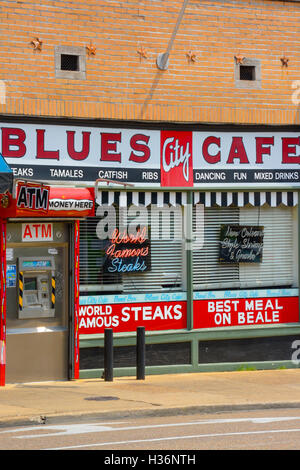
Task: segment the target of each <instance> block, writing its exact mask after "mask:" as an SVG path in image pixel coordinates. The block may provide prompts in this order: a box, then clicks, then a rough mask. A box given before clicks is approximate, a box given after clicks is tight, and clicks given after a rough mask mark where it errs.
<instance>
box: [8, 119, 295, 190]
mask: <svg viewBox="0 0 300 470" xmlns="http://www.w3.org/2000/svg"><path fill="white" fill-rule="evenodd" d="M0 152H1V153H2V154H3V156H4V158H5V160H6V161H7V163H8V164H9V165H10V167H11V168H12V170H13V173H14V176H16V177H21V178H25V177H27V178H32V179H39V180H47V181H51V180H54V179H55V180H62V181H63V180H68V181H72V180H74V181H84V182H90V183H93V182H94V181H95V180H96V179H98V178H104V179H112V180H116V181H120V182H132V183H141V184H143V186H145V187H147V185H148V186H158V187H159V186H164V187H179V188H180V187H191V186H194V187H197V186H199V187H203V185H205V186H204V187H209V185H213V186H214V187H215V185H216V184H220V185H221V184H223V185H224V184H226V183H230V184H232V183H234V184H236V185H237V187H238V186H241V185H243V184H254V185H256V186H257V185H261V184H263V185H264V186H266V184H268V183H273V184H274V182H275V183H281V184H289V186H291V184H292V185H295V186H299V183H300V171H299V165H300V135H299V133H296V132H285V131H280V132H270V131H266V132H256V131H255V132H246V131H245V132H239V131H237V132H235V131H228V132H219V131H218V130H216V129H213V130H212V131H207V130H206V131H177V130H168V131H165V130H155V129H150V130H149V129H109V128H98V127H79V126H65V125H59V126H58V125H40V124H23V123H18V124H11V123H9V124H8V123H2V124H1V125H0Z"/></svg>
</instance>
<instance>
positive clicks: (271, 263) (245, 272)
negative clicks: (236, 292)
mask: <svg viewBox="0 0 300 470" xmlns="http://www.w3.org/2000/svg"><path fill="white" fill-rule="evenodd" d="M296 219H297V212H296V209H295V208H293V207H280V206H279V207H270V206H264V207H250V206H249V207H246V206H245V207H207V208H205V211H204V246H203V248H202V249H201V250H198V251H195V252H194V253H193V261H194V263H193V264H194V272H193V281H194V289H195V290H206V289H207V290H209V289H210V290H213V289H216V290H217V289H241V288H260V287H261V288H264V287H296V286H297V282H298V281H297V270H298V268H297V261H296V260H297V223H296ZM222 226H225V227H228V226H233V227H236V226H240V227H262V231H263V241H262V246H261V249H262V251H261V259H258V258H257V259H256V262H249V260H245V261H244V260H242V259H241V262H237V263H235V262H228V263H226V262H225V263H224V262H220V232H221V227H222Z"/></svg>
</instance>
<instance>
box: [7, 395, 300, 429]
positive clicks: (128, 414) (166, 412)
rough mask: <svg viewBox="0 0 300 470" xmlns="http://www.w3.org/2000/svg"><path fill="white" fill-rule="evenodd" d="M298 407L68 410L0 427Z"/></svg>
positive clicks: (287, 404) (15, 419) (13, 420)
mask: <svg viewBox="0 0 300 470" xmlns="http://www.w3.org/2000/svg"><path fill="white" fill-rule="evenodd" d="M284 408H286V409H288V408H290V409H291V408H292V409H297V408H299V409H300V402H298V401H297V402H274V403H272V402H271V403H238V404H229V405H199V406H197V405H196V406H183V407H174V408H161V409H155V410H149V409H144V410H129V411H128V410H123V411H122V410H121V411H103V412H101V411H100V412H97V411H93V412H87V413H86V412H70V413H53V414H51V413H49V414H47V413H46V414H44V415H40V416H23V417H16V416H15V417H12V418H3V419H1V418H0V428H3V427H13V426H35V425H36V426H39V425H47V424H55V423H58V422H59V421H64V422H66V421H74V420H76V419H80V420H95V419H103V418H105V419H111V420H114V419H124V418H142V417H164V416H174V415H177V416H179V415H188V414H193V413H203V414H213V413H225V412H234V411H253V410H271V409H284Z"/></svg>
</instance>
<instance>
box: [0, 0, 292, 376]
mask: <svg viewBox="0 0 300 470" xmlns="http://www.w3.org/2000/svg"><path fill="white" fill-rule="evenodd" d="M0 24H1V28H0V64H1V68H0V118H1V123H0V158H1V159H2V157H1V153H2V154H3V157H4V159H5V160H6V162H7V164H8V165H9V166H10V167H11V168H12V170H13V174H14V176H15V177H19V178H20V177H23V178H24V179H25V180H26V179H27V178H28V180H29V181H28V180H27V181H25V182H24V181H23V182H21V189H22V191H23V194H26V191H28V197H27V199H26V197H25V198H23V200H21V205H20V207H18V202H19V198H17V197H16V195H18V194H19V193H18V191H19V188H20V186H18V185H19V184H20V181H19V182H16V178H15V186H14V194H11V195H7V194H4V195H1V194H0V204H1V207H0V211H1V212H0V226H1V233H2V237H1V278H0V279H1V284H0V287H1V290H0V301H1V317H0V385H4V383H5V374H7V380H8V381H11V382H16V381H17V382H20V381H27V380H30V381H38V380H48V379H57V378H59V379H65V378H79V377H94V376H95V377H99V376H100V375H99V374H100V373H102V369H103V367H104V365H103V350H104V335H103V333H104V328H105V327H114V332H115V333H116V334H117V335H116V341H115V343H114V344H115V347H116V349H115V366H116V373H117V374H119V375H122V374H134V373H135V370H134V364H135V357H134V356H135V341H136V337H135V333H136V328H137V327H138V326H145V327H146V332H147V354H146V357H147V361H148V362H147V364H146V365H147V366H148V368H147V373H165V372H169V371H170V370H171V371H178V372H191V371H206V370H214V369H217V370H232V369H236V368H237V367H239V366H241V365H243V364H244V363H245V362H246V363H247V364H248V363H251V364H252V365H255V366H256V367H258V368H271V367H278V366H287V367H294V366H295V363H294V362H293V360H292V358H291V354H292V350H293V344H298V343H297V339H298V338H299V334H300V327H299V287H298V286H299V263H298V253H299V252H300V250H299V247H300V241H299V240H300V238H299V205H298V190H299V187H300V186H299V182H300V171H299V163H300V136H299V125H300V47H299V46H300V35H299V32H300V27H299V24H300V2H299V1H292V0H291V1H287V2H286V1H279V0H255V1H248V0H228V1H226V2H223V1H221V0H212V1H208V0H199V1H198V0H197V1H196V0H189V1H188V0H180V1H179V0H159V1H158V0H145V1H135V0H126V1H122V2H121V1H119V2H118V1H115V0H87V1H85V2H81V1H79V0H73V1H69V0H60V1H59V0H56V1H55V0H41V1H39V2H35V1H34V0H23V1H14V0H3V1H1V4H0ZM107 175H108V176H107ZM0 178H1V174H0ZM101 178H102V182H101V181H100V179H101ZM105 178H108V179H109V180H114V181H110V182H109V184H107V181H104V180H105ZM32 180H36V181H38V182H39V183H33V182H32ZM0 182H1V181H0ZM40 184H41V186H39V185H40ZM65 186H69V187H68V188H65ZM78 186H83V187H79V188H78ZM0 187H1V185H0ZM47 191H48V193H47V194H48V196H49V201H50V202H49V201H48V202H49V204H50V205H49V208H48V209H47V208H45V207H43V210H41V207H40V208H39V211H38V210H37V212H35V213H34V212H33V209H34V208H33V207H31V206H30V207H29V201H31V202H32V203H36V201H37V200H38V201H39V203H41V202H45V201H46V199H45V198H44V195H45V194H46V192H47ZM33 194H35V197H33V196H32V195H33ZM37 195H39V196H37ZM8 196H9V197H10V199H9V198H8ZM37 197H39V199H37ZM45 197H46V196H45ZM11 199H12V200H13V203H12V204H14V208H15V209H16V212H15V213H13V215H12V212H5V210H4V209H5V208H4V205H3V204H4V203H3V204H2V201H6V202H7V201H9V202H11ZM17 199H18V201H17ZM95 203H97V204H96V206H97V207H98V208H100V209H101V208H102V207H107V206H111V207H114V208H116V212H117V214H118V216H119V214H120V213H121V209H123V208H126V210H127V209H128V208H129V207H132V206H134V207H140V208H141V207H142V208H143V209H144V213H145V212H146V214H147V216H148V215H149V217H150V213H149V207H151V210H152V207H153V208H154V209H153V213H154V212H155V211H156V210H158V211H159V210H160V209H161V208H162V207H165V206H166V207H167V209H168V211H169V210H170V209H172V208H176V209H178V211H177V212H176V214H175V215H174V217H175V219H172V220H173V221H172V224H173V225H172V224H171V225H172V228H173V230H174V231H175V228H176V227H177V226H178V227H181V228H182V224H187V226H183V228H184V229H185V230H186V232H185V238H184V237H182V233H181V234H180V237H179V239H178V238H174V239H173V238H172V239H171V235H172V237H173V234H171V235H170V237H169V238H168V239H162V240H160V239H158V240H157V239H153V238H152V239H151V240H148V239H146V238H145V239H144V240H143V242H144V243H145V245H143V250H144V253H146V252H147V257H146V258H145V260H144V262H140V260H139V259H134V261H133V262H131V263H130V262H129V263H128V262H127V264H126V260H125V261H124V259H125V256H124V258H122V249H120V250H119V253H121V255H120V254H119V255H118V256H120V258H118V257H116V258H115V259H110V258H109V256H110V254H111V253H112V252H113V251H114V248H113V247H112V246H111V245H110V246H108V245H107V243H108V242H111V240H112V239H118V236H119V235H120V234H119V232H118V230H119V226H120V225H121V223H120V224H119V225H117V224H115V225H116V227H115V228H116V230H117V235H116V234H115V238H113V237H111V239H109V240H104V239H101V237H99V236H98V234H97V230H96V228H97V223H98V222H99V219H97V218H95V217H94V216H93V217H91V214H92V213H93V211H94V206H95ZM26 204H28V207H26ZM32 205H33V204H32ZM83 208H84V211H83ZM8 210H10V208H8ZM28 210H29V212H28ZM18 211H19V212H18ZM26 211H27V212H26ZM76 211H77V212H76ZM168 211H167V214H169V212H168ZM7 214H9V215H7ZM199 214H200V215H199ZM93 215H94V213H93ZM151 216H152V213H151ZM198 216H199V217H200V219H201V224H202V225H201V224H200V225H197V223H198V222H199V220H198V219H197V217H198ZM32 219H33V220H32ZM120 220H121V219H119V222H120ZM119 222H118V223H119ZM143 223H144V225H145V226H144V227H143V229H145V228H147V227H148V221H147V222H143ZM151 224H152V219H151ZM155 224H156V222H155V223H153V225H151V234H153V232H155V230H156V229H158V232H159V231H161V225H160V222H157V225H155ZM195 227H196V231H195V232H194V230H195ZM140 228H141V227H140V226H139V230H138V235H137V234H135V236H136V238H135V240H136V241H137V243H139V242H140V238H139V237H141V235H140V234H141V233H144V232H143V231H142V232H140ZM152 229H153V230H152ZM197 230H199V233H198V232H197ZM192 233H196V235H197V234H200V235H199V236H200V239H199V238H198V239H197V236H196V242H197V243H199V244H198V245H197V246H196V248H197V249H194V250H192V249H191V248H186V246H187V245H186V240H189V239H190V235H191V234H192ZM228 233H229V234H230V237H233V239H232V240H234V241H232V240H231V239H230V240H231V241H230V240H229V242H228V239H227V238H226V237H227V234H228ZM245 234H247V235H246V237H247V240H246V241H245V240H244V238H245ZM202 236H203V240H202V238H201V237H202ZM243 237H244V238H243ZM199 240H200V241H199ZM250 245H251V250H252V251H250V252H249V251H247V249H248V247H249V246H250ZM220 246H221V247H222V250H223V251H222V252H221V251H220ZM233 246H234V247H236V246H238V248H239V249H240V251H239V252H237V253H236V252H235V251H232V250H233ZM228 247H229V248H228ZM138 248H140V246H139V245H138ZM135 249H136V247H135ZM228 249H229V251H228ZM126 250H127V253H128V247H126ZM226 250H227V251H226ZM129 251H130V250H129ZM139 253H141V250H140V251H139ZM141 256H144V255H141ZM121 258H122V259H121ZM79 259H80V265H79ZM241 260H242V261H241ZM251 261H253V263H252V264H251ZM144 268H145V272H143V269H144ZM117 269H118V272H117V274H116V273H115V271H116V270H117ZM139 270H140V272H138V271H139ZM5 271H6V276H5V275H4V273H5ZM130 271H131V272H130ZM133 271H134V272H133ZM135 271H136V272H135ZM50 300H51V302H50ZM23 302H24V303H23ZM6 332H7V344H6ZM118 333H122V334H121V335H119V334H118ZM42 340H43V341H42ZM295 341H296V343H295ZM20 358H21V359H20ZM50 358H51V362H50ZM45 364H46V367H45ZM296 367H298V363H296Z"/></svg>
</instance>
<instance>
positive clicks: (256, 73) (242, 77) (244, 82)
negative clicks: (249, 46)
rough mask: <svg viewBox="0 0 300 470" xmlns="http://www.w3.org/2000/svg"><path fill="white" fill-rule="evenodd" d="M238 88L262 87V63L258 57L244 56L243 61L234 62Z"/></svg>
mask: <svg viewBox="0 0 300 470" xmlns="http://www.w3.org/2000/svg"><path fill="white" fill-rule="evenodd" d="M234 80H235V86H236V88H241V89H242V88H245V89H251V88H252V89H261V63H260V60H258V59H249V58H247V57H245V58H244V60H243V63H242V64H239V63H238V62H237V61H235V63H234Z"/></svg>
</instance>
